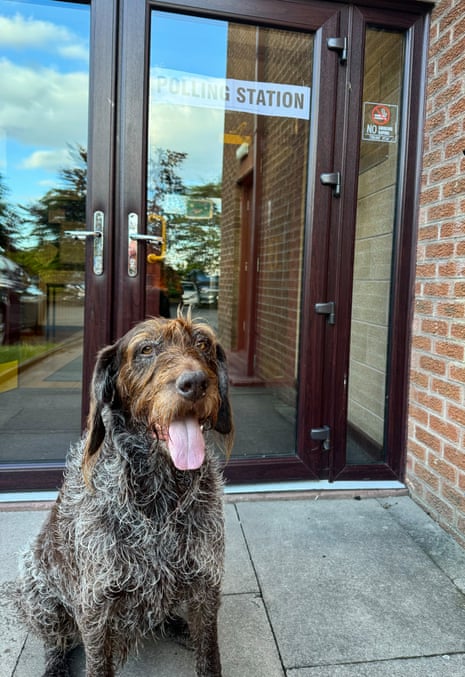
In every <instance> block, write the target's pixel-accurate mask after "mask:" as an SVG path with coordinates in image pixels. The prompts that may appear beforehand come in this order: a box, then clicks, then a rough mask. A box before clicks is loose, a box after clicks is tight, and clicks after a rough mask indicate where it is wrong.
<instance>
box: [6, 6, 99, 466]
mask: <svg viewBox="0 0 465 677" xmlns="http://www.w3.org/2000/svg"><path fill="white" fill-rule="evenodd" d="M89 20H90V10H89V7H88V6H86V5H82V6H81V5H79V4H77V3H65V2H60V3H57V2H51V1H43V0H41V1H40V2H37V3H34V2H28V3H18V2H9V1H8V0H0V69H1V74H2V75H1V78H2V96H1V101H0V403H1V406H2V410H3V411H4V413H5V415H4V417H2V424H1V427H0V449H1V455H0V461H4V462H5V461H6V462H9V461H16V462H17V461H26V460H58V459H61V458H62V457H63V455H64V453H65V451H66V448H67V446H68V445H69V441H71V440H72V439H75V437H76V435H78V434H79V431H80V387H81V368H82V331H83V307H84V293H85V290H84V244H83V243H82V242H78V241H75V240H73V239H68V238H66V237H65V234H64V233H65V231H66V230H80V229H84V228H85V212H86V194H87V117H88V115H87V111H88V81H89V77H88V65H89V23H90V21H89ZM18 403H20V409H19V410H20V411H21V425H18V422H17V421H16V417H17V415H18V406H19V404H18Z"/></svg>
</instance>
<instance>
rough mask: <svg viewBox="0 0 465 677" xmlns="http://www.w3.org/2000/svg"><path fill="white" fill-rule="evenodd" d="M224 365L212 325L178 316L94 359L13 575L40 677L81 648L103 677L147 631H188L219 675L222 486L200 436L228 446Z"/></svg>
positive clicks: (64, 666)
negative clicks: (45, 503) (65, 452)
mask: <svg viewBox="0 0 465 677" xmlns="http://www.w3.org/2000/svg"><path fill="white" fill-rule="evenodd" d="M225 362H226V361H225V355H224V352H223V349H222V348H221V346H220V345H219V344H218V343H217V341H216V340H215V336H214V334H213V332H212V331H211V330H210V329H209V327H207V326H205V325H201V324H196V323H193V322H192V321H191V319H190V317H188V318H183V317H181V316H178V318H177V319H175V320H166V319H162V318H156V319H151V320H147V321H145V322H142V323H141V324H139V325H137V326H136V327H134V328H133V329H132V330H131V331H129V332H128V333H127V334H126V335H125V336H123V338H121V339H120V340H119V341H117V342H116V343H115V344H114V345H112V346H109V347H107V348H105V349H103V350H102V351H101V353H100V354H99V356H98V360H97V364H96V366H95V370H94V375H93V381H92V389H91V408H90V414H89V419H88V431H87V433H86V435H85V436H84V437H83V439H82V440H81V442H80V443H78V444H77V445H75V446H74V447H72V448H71V450H70V453H69V456H68V460H67V466H66V472H65V479H64V483H63V487H62V489H61V491H60V494H59V496H58V499H57V501H56V504H55V505H54V506H53V509H52V511H51V513H50V515H49V517H48V519H47V521H46V522H45V525H44V527H43V528H42V531H41V532H40V534H39V536H38V537H37V539H36V540H35V542H34V544H33V546H32V548H31V549H30V550H29V551H28V552H27V553H26V554H25V555H24V557H23V560H22V564H21V569H20V576H19V579H18V604H19V608H20V612H21V615H22V617H23V618H24V620H25V621H26V623H27V625H29V627H30V628H31V629H32V630H33V631H34V632H35V633H37V634H39V635H40V636H41V637H42V639H43V641H44V643H45V658H46V669H45V675H46V676H47V677H58V676H60V677H62V676H63V675H68V674H69V667H68V661H67V654H68V652H69V651H70V650H71V649H72V648H73V647H75V646H76V645H77V644H80V643H82V644H83V646H84V651H85V655H86V674H87V677H111V676H112V675H114V670H115V667H116V666H118V665H121V664H122V663H123V662H124V661H125V660H126V658H127V655H128V652H129V651H130V650H132V649H133V648H136V647H137V645H138V643H139V642H140V640H141V639H142V638H143V637H144V636H146V635H147V634H151V633H160V634H162V635H163V634H165V635H169V636H178V637H179V638H180V639H181V640H184V641H187V640H188V637H189V641H190V642H191V644H192V647H193V649H194V651H195V659H196V674H197V675H198V676H199V677H200V676H202V677H207V676H208V677H218V676H219V675H221V665H220V656H219V650H218V639H217V613H218V609H219V604H220V582H221V578H222V571H223V556H224V533H223V507H222V481H221V474H220V471H219V466H218V463H217V461H216V458H215V456H214V453H213V449H212V440H211V439H210V437H211V435H212V433H211V432H210V431H212V432H213V431H214V430H216V431H218V432H219V433H220V434H221V435H222V436H223V441H224V443H225V447H226V448H227V449H228V450H229V449H230V446H231V444H232V421H231V410H230V405H229V399H228V377H227V371H226V363H225ZM183 607H185V611H186V613H187V622H186V621H185V620H183V619H182V617H180V616H179V615H178V613H179V608H183Z"/></svg>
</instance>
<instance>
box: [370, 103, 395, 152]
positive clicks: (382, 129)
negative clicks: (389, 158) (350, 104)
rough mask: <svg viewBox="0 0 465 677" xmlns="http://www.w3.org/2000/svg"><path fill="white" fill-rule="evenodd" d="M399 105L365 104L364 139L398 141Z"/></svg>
mask: <svg viewBox="0 0 465 677" xmlns="http://www.w3.org/2000/svg"><path fill="white" fill-rule="evenodd" d="M398 109H399V107H398V105H397V104H393V103H373V102H371V101H365V102H364V104H363V131H362V140H363V141H378V142H379V141H381V142H383V143H397V124H398Z"/></svg>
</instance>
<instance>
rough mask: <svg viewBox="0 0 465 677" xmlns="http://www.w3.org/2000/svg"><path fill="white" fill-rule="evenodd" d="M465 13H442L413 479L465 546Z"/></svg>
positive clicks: (425, 215) (410, 460)
mask: <svg viewBox="0 0 465 677" xmlns="http://www.w3.org/2000/svg"><path fill="white" fill-rule="evenodd" d="M464 35H465V8H464V6H463V3H462V2H461V1H459V0H439V2H437V4H436V7H435V9H434V11H433V14H432V22H431V32H430V48H429V59H428V81H427V99H426V101H427V103H426V124H425V140H424V159H423V174H422V190H421V202H420V214H419V234H418V246H417V268H416V287H415V293H416V298H415V312H414V319H413V337H412V351H411V383H410V393H409V401H410V407H409V437H408V450H407V482H408V484H409V486H410V488H411V491H412V494H413V497H414V498H415V499H416V500H417V501H418V502H419V503H420V504H422V505H423V507H424V508H425V509H426V510H428V512H430V513H431V514H432V515H433V516H434V517H435V518H436V519H437V520H438V521H439V522H440V523H441V524H442V525H443V526H444V527H445V528H447V529H448V530H449V531H451V532H452V533H453V535H454V536H455V537H456V538H457V539H458V540H459V541H461V542H462V543H463V544H465V408H464V401H465V363H464V359H465V341H464V339H465V282H464V278H465V216H464V214H465V197H464V195H465V178H464V177H465V156H464V151H465V142H464V127H465V125H464V119H465V118H464V116H465V78H464V73H465V38H464Z"/></svg>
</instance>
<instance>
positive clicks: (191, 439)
mask: <svg viewBox="0 0 465 677" xmlns="http://www.w3.org/2000/svg"><path fill="white" fill-rule="evenodd" d="M168 449H169V452H170V454H171V458H172V460H173V463H174V465H175V466H176V468H178V470H196V469H197V468H200V466H201V465H202V463H203V459H204V458H205V441H204V439H203V435H202V431H201V430H200V425H199V422H198V421H197V420H196V419H195V418H184V419H178V420H176V421H172V423H171V424H170V427H169V434H168Z"/></svg>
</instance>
